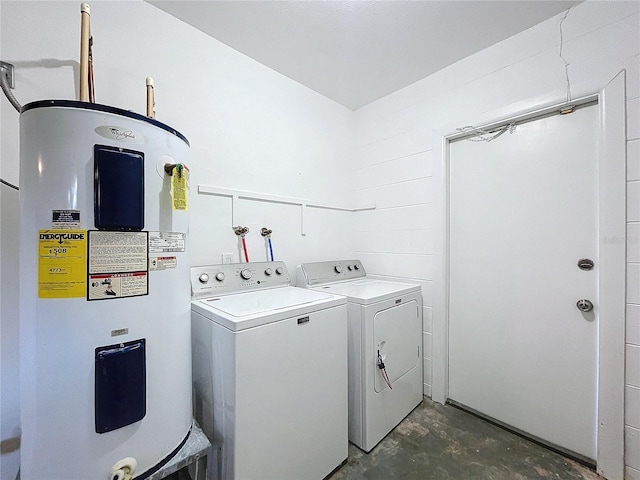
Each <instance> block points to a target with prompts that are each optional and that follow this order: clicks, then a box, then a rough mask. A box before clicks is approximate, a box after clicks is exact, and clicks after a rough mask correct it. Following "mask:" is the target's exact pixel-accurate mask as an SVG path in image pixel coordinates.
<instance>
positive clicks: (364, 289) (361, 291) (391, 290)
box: [312, 278, 420, 305]
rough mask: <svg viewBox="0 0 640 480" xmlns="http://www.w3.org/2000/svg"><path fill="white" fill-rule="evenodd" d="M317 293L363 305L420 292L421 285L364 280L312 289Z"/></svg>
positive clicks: (327, 284)
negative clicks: (329, 294)
mask: <svg viewBox="0 0 640 480" xmlns="http://www.w3.org/2000/svg"><path fill="white" fill-rule="evenodd" d="M312 288H313V289H314V290H316V291H321V292H326V293H331V294H334V295H344V296H345V297H347V299H348V300H349V302H353V303H358V304H361V305H370V304H372V303H377V302H382V301H384V300H389V299H390V298H394V297H398V296H401V295H406V294H408V293H413V292H420V285H415V284H410V283H400V282H392V281H389V280H377V279H373V278H363V279H359V280H351V281H347V282H336V283H325V284H324V285H318V286H314V287H312Z"/></svg>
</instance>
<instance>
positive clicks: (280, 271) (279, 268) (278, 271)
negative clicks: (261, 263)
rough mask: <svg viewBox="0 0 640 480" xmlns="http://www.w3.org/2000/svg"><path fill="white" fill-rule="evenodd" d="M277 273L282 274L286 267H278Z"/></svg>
mask: <svg viewBox="0 0 640 480" xmlns="http://www.w3.org/2000/svg"><path fill="white" fill-rule="evenodd" d="M276 273H277V274H278V275H282V274H283V273H284V269H283V268H282V267H278V268H276Z"/></svg>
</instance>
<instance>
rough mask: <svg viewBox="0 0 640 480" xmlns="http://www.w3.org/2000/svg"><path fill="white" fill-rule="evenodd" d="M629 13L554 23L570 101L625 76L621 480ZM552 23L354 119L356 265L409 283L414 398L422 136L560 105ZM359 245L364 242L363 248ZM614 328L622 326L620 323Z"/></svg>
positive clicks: (633, 336) (639, 64) (635, 341)
mask: <svg viewBox="0 0 640 480" xmlns="http://www.w3.org/2000/svg"><path fill="white" fill-rule="evenodd" d="M639 11H640V3H638V2H589V1H587V2H585V3H583V4H580V5H578V6H576V7H574V8H572V9H571V11H570V12H569V14H568V16H567V18H566V20H565V21H564V23H563V36H564V45H563V55H564V57H565V58H566V59H567V61H568V62H569V64H570V65H569V75H570V80H571V94H572V97H573V98H577V97H579V96H583V95H587V94H593V93H596V92H598V91H599V90H600V89H601V88H602V87H604V86H605V85H606V84H607V83H608V81H609V80H611V79H612V78H613V77H614V76H615V75H616V74H617V73H618V72H619V71H620V70H622V69H627V109H628V125H627V127H628V140H629V142H628V165H629V171H628V180H629V183H628V217H627V218H628V221H629V224H628V227H629V236H628V238H629V256H628V262H629V264H628V289H627V291H628V299H627V301H628V303H629V306H628V315H627V342H628V344H627V373H626V383H627V388H626V394H627V397H626V425H627V426H626V428H625V439H626V464H627V470H626V475H627V477H628V478H633V479H639V478H640V367H638V365H640V140H639V137H640V56H639V55H640V14H639ZM562 16H563V15H558V16H556V17H554V18H552V19H550V20H548V21H546V22H543V23H541V24H539V25H537V26H535V27H533V28H531V29H529V30H527V31H525V32H522V33H520V34H518V35H515V36H513V37H511V38H510V39H507V40H505V41H503V42H501V43H499V44H497V45H494V46H492V47H490V48H487V49H485V50H483V51H481V52H479V53H477V54H475V55H473V56H471V57H468V58H466V59H464V60H461V61H459V62H457V63H456V64H454V65H452V66H450V67H448V68H446V69H443V70H441V71H440V72H438V73H436V74H434V75H431V76H429V77H427V78H425V79H423V80H420V81H419V82H416V83H415V84H413V85H410V86H409V87H406V88H404V89H402V90H399V91H398V92H395V93H393V94H391V95H389V96H387V97H385V98H382V99H380V100H378V101H376V102H374V103H372V104H370V105H367V106H365V107H363V108H361V109H360V110H358V111H357V112H356V113H355V118H356V127H355V128H356V152H355V161H354V162H355V163H354V173H355V179H356V180H355V181H356V185H357V187H356V192H355V193H356V201H360V202H375V203H376V204H377V205H378V207H379V209H377V210H375V211H371V212H363V213H359V214H357V217H358V221H357V224H356V230H357V235H358V236H359V238H360V240H359V241H358V242H357V243H356V256H357V257H360V258H361V259H362V260H363V262H364V264H365V266H366V268H367V270H368V271H369V272H371V273H374V274H378V275H381V276H385V277H399V278H401V279H411V280H417V281H420V282H421V283H422V285H423V292H424V298H425V306H424V318H425V322H424V356H425V359H424V365H425V385H424V390H425V394H427V395H429V394H430V392H431V378H432V376H431V358H432V357H431V351H432V343H433V342H432V335H431V333H432V330H431V325H432V315H431V313H432V312H431V307H432V296H431V291H432V288H433V286H434V285H433V272H432V261H431V258H432V254H433V248H432V241H431V235H432V229H433V226H434V223H433V215H432V203H433V184H432V180H431V175H432V162H431V132H432V130H439V131H446V132H448V131H451V130H453V129H454V128H455V127H462V126H465V125H469V124H473V123H476V122H478V121H480V120H481V119H484V118H494V119H495V118H500V117H501V116H504V115H506V113H504V112H513V111H527V110H530V109H533V108H534V107H536V106H543V105H550V104H553V103H559V102H562V101H563V100H565V99H566V80H565V71H564V63H563V62H562V60H561V59H560V57H559V56H558V47H559V38H560V37H559V22H560V19H561V18H562ZM363 239H364V240H363ZM621 321H622V320H621Z"/></svg>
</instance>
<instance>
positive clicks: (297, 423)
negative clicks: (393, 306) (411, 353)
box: [191, 262, 348, 480]
mask: <svg viewBox="0 0 640 480" xmlns="http://www.w3.org/2000/svg"><path fill="white" fill-rule="evenodd" d="M191 289H192V303H191V305H192V310H191V321H192V347H193V349H192V355H193V389H194V395H193V397H194V413H195V417H196V419H197V420H198V422H199V423H200V425H201V426H202V428H203V430H204V431H205V433H206V434H207V436H208V437H209V439H210V440H211V441H212V443H213V445H214V448H215V449H217V453H218V456H219V458H218V466H217V469H213V470H215V471H216V473H217V474H216V475H215V476H214V477H213V478H216V479H220V480H234V479H237V480H250V479H261V480H262V479H264V480H267V479H272V480H285V479H291V480H302V479H313V480H321V479H322V478H324V477H326V476H327V475H329V474H330V473H331V472H332V471H333V470H334V469H336V468H337V467H338V466H340V465H341V464H342V463H343V462H344V461H345V460H346V458H347V446H348V438H347V405H348V404H347V307H346V299H345V298H344V297H341V296H337V295H332V294H329V293H324V292H322V293H321V292H316V291H310V290H302V289H300V288H295V287H292V286H290V276H289V273H288V271H287V267H286V266H285V264H284V263H283V262H259V263H258V262H256V263H244V264H226V265H211V266H202V267H192V268H191Z"/></svg>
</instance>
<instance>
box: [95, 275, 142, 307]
mask: <svg viewBox="0 0 640 480" xmlns="http://www.w3.org/2000/svg"><path fill="white" fill-rule="evenodd" d="M148 293H149V282H148V281H147V272H130V273H113V274H109V273H107V274H100V275H89V291H88V294H87V300H105V299H108V298H125V297H138V296H140V295H147V294H148Z"/></svg>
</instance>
